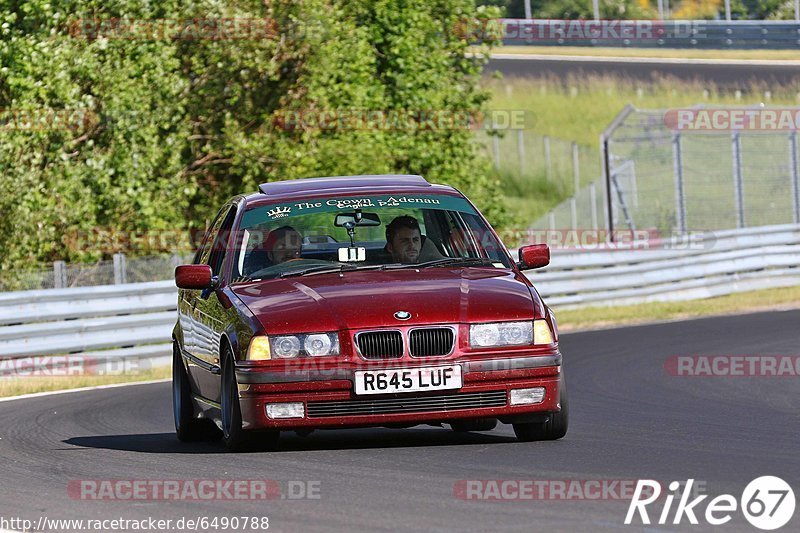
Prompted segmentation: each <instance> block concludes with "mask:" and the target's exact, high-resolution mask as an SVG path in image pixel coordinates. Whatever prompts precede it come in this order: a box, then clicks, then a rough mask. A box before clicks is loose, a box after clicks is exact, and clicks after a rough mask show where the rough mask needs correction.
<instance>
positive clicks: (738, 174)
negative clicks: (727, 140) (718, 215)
mask: <svg viewBox="0 0 800 533" xmlns="http://www.w3.org/2000/svg"><path fill="white" fill-rule="evenodd" d="M731 150H732V154H733V158H732V159H733V193H734V195H735V199H736V227H737V228H743V227H745V220H744V190H743V186H742V138H741V136H740V135H739V133H738V132H736V133H734V134H733V136H732V138H731Z"/></svg>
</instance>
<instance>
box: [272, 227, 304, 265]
mask: <svg viewBox="0 0 800 533" xmlns="http://www.w3.org/2000/svg"><path fill="white" fill-rule="evenodd" d="M300 250H301V245H300V235H298V234H297V233H294V232H291V231H290V232H287V233H285V234H283V235H281V236H280V237H279V238H278V240H277V241H275V246H273V247H272V250H271V251H270V259H271V260H272V263H273V264H278V263H283V262H285V261H289V260H290V259H295V258H297V257H300Z"/></svg>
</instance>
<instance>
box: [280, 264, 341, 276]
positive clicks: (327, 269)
mask: <svg viewBox="0 0 800 533" xmlns="http://www.w3.org/2000/svg"><path fill="white" fill-rule="evenodd" d="M355 269H356V267H354V266H352V265H339V266H333V267H332V266H330V265H317V266H313V267H309V268H304V269H301V270H295V271H293V272H282V273H280V274H278V276H277V277H279V278H290V277H293V276H307V275H310V274H332V273H334V272H344V271H345V270H355Z"/></svg>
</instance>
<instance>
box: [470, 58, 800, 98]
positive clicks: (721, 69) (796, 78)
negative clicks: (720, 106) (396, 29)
mask: <svg viewBox="0 0 800 533" xmlns="http://www.w3.org/2000/svg"><path fill="white" fill-rule="evenodd" d="M495 71H499V72H502V73H503V74H504V75H505V76H514V77H524V78H542V77H545V78H546V77H555V78H559V79H562V80H565V79H567V78H568V77H569V76H574V77H576V78H580V77H583V76H585V75H602V76H608V75H614V76H618V77H622V78H629V79H632V80H641V81H644V82H652V81H654V80H657V79H659V78H663V77H664V76H670V77H674V78H678V79H681V80H688V81H694V80H697V81H699V82H701V83H703V82H705V83H709V84H711V83H713V84H715V85H717V86H719V87H722V88H726V89H730V90H734V89H741V90H749V89H750V88H751V86H752V85H753V83H759V84H761V85H763V86H764V87H766V88H769V87H770V86H774V85H775V84H781V85H790V84H792V83H794V84H796V83H798V82H800V64H798V63H797V62H794V64H790V62H777V61H776V62H772V63H768V62H765V63H763V64H759V63H757V62H748V61H739V62H737V61H728V62H719V63H716V64H715V63H712V62H709V61H702V60H701V61H691V60H672V61H664V60H657V59H649V60H642V61H638V60H634V59H624V60H614V59H604V58H578V57H573V58H546V56H545V57H542V56H538V57H536V58H531V59H525V58H523V57H519V56H517V57H514V55H513V54H508V55H506V56H502V55H500V56H498V57H495V58H493V59H492V60H490V61H489V64H488V65H487V67H486V69H485V74H486V75H489V74H491V73H492V72H495Z"/></svg>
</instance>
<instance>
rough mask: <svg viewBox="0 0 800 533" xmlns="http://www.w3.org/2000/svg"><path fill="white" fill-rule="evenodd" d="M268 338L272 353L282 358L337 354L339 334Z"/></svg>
mask: <svg viewBox="0 0 800 533" xmlns="http://www.w3.org/2000/svg"><path fill="white" fill-rule="evenodd" d="M269 339H270V343H271V345H272V353H273V354H275V356H276V357H279V358H282V359H290V358H292V357H298V356H302V355H308V356H311V357H320V356H323V355H339V335H338V334H337V333H311V334H304V335H278V336H274V337H270V338H269Z"/></svg>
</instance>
